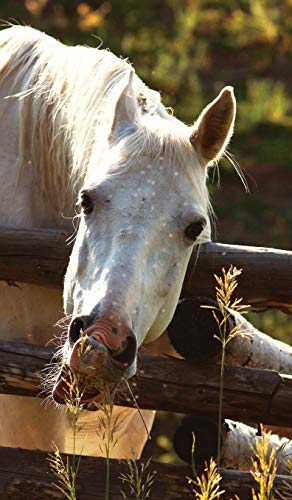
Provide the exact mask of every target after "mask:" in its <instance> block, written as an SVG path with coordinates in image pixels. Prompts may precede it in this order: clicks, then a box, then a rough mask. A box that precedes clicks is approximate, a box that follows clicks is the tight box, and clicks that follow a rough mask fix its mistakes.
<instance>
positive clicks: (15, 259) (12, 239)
mask: <svg viewBox="0 0 292 500" xmlns="http://www.w3.org/2000/svg"><path fill="white" fill-rule="evenodd" d="M68 236H69V235H68V234H67V233H66V232H64V231H62V230H56V229H52V230H48V229H46V230H42V229H19V228H8V227H3V226H0V280H5V281H8V282H15V281H20V282H21V281H22V282H26V283H34V284H37V285H43V286H50V287H61V286H62V283H63V276H64V273H65V269H66V266H67V260H68V256H69V254H70V252H71V248H70V247H69V246H68V245H67V243H66V239H67V238H68ZM230 264H233V265H235V266H237V267H239V268H243V269H244V273H243V275H242V277H241V279H240V283H239V287H238V296H240V297H242V298H243V299H244V301H246V302H247V303H249V304H252V305H253V306H255V307H259V308H268V307H277V308H280V309H282V310H284V311H285V312H290V313H291V311H292V295H291V289H292V273H291V267H292V252H288V251H284V250H275V249H271V248H257V247H248V246H237V245H224V244H219V243H207V244H205V245H202V246H201V250H200V255H199V258H197V254H196V252H195V251H194V254H193V256H192V258H191V261H190V264H189V267H188V271H187V275H186V279H185V283H184V287H183V292H182V295H183V296H184V297H192V296H198V295H201V296H204V297H211V298H213V297H214V278H213V274H214V273H217V274H218V273H220V271H221V269H222V267H225V268H228V267H229V265H230Z"/></svg>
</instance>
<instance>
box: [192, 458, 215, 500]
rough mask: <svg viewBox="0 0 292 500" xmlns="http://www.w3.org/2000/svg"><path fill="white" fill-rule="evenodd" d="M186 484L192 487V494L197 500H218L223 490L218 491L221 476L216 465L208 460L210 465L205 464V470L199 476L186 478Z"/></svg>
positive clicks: (211, 460)
mask: <svg viewBox="0 0 292 500" xmlns="http://www.w3.org/2000/svg"><path fill="white" fill-rule="evenodd" d="M187 479H188V483H189V484H191V485H192V487H193V489H192V492H193V493H194V495H195V498H197V499H198V500H215V499H218V498H220V496H221V495H222V494H223V493H224V490H220V481H221V479H222V478H221V476H220V474H219V472H218V469H217V464H216V462H215V461H214V460H213V458H211V459H210V463H209V464H208V463H207V462H205V469H204V472H203V473H202V474H201V476H199V475H196V476H195V478H194V479H193V478H189V477H188V478H187Z"/></svg>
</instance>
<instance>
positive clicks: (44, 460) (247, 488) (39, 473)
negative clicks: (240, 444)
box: [0, 447, 292, 500]
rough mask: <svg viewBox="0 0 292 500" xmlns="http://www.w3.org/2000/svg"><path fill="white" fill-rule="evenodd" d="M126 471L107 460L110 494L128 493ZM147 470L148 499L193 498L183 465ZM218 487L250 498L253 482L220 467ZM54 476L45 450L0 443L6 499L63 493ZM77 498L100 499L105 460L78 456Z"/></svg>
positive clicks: (284, 479) (0, 481) (0, 488)
mask: <svg viewBox="0 0 292 500" xmlns="http://www.w3.org/2000/svg"><path fill="white" fill-rule="evenodd" d="M126 471H127V465H126V464H125V463H123V462H120V461H118V460H111V462H110V474H111V480H110V498H111V499H112V500H121V499H122V498H123V497H122V495H121V490H122V489H123V490H124V491H125V493H126V494H127V498H136V497H135V496H133V495H131V494H130V493H129V492H128V490H127V489H126V486H125V485H123V484H122V482H121V480H120V478H119V476H120V474H121V473H123V472H126ZM149 471H150V472H152V473H154V474H155V477H156V479H155V482H154V484H153V487H152V489H151V496H150V498H151V500H161V498H163V499H165V500H177V499H182V500H187V499H191V498H194V494H193V493H192V492H191V488H190V486H188V485H187V480H186V476H190V475H191V469H190V468H189V467H187V466H177V465H168V464H161V463H154V462H152V463H151V465H150V467H149ZM220 472H221V474H222V482H221V487H222V488H223V489H225V491H226V493H225V494H224V496H223V497H220V498H222V499H225V500H227V499H230V497H231V495H234V494H238V495H239V497H240V499H241V500H250V499H251V488H253V487H256V484H255V482H254V480H253V478H252V476H251V474H249V473H248V472H238V471H232V470H221V471H220ZM53 482H56V477H55V476H54V475H53V474H52V472H51V471H50V469H49V463H48V454H47V453H45V452H40V451H29V450H20V449H13V448H4V447H0V498H3V499H8V498H9V500H40V499H42V500H49V499H52V498H56V499H61V498H64V496H63V495H62V494H61V493H59V492H58V491H57V490H56V489H55V488H54V486H53V485H52V483H53ZM284 483H286V484H288V485H290V487H292V478H291V476H290V477H289V476H276V480H275V483H274V484H275V488H276V489H278V490H280V491H283V488H284ZM76 490H77V498H78V500H99V499H100V500H102V499H104V490H105V460H104V459H102V458H93V457H82V459H81V464H80V472H79V474H78V478H77V483H76Z"/></svg>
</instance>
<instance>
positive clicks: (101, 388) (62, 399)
mask: <svg viewBox="0 0 292 500" xmlns="http://www.w3.org/2000/svg"><path fill="white" fill-rule="evenodd" d="M76 344H78V342H77V343H76ZM76 344H75V346H73V349H72V352H71V355H68V353H67V356H66V357H67V360H68V361H69V363H68V364H65V365H64V367H63V368H62V370H61V372H60V374H59V376H58V379H57V381H56V383H55V385H54V388H53V391H52V395H53V399H54V401H55V402H56V403H58V404H63V405H64V404H67V405H68V404H72V403H73V404H76V403H77V404H78V405H80V406H81V407H82V408H83V409H86V410H98V409H99V407H100V403H102V401H103V400H104V397H105V393H106V391H108V389H109V390H112V389H113V388H114V387H115V386H117V384H118V383H119V382H121V381H122V380H125V379H129V378H131V377H132V376H133V375H135V373H136V359H135V361H134V362H133V363H132V364H131V365H128V364H127V363H121V362H119V361H117V360H115V359H114V358H113V357H112V356H111V354H110V351H109V349H107V348H106V347H105V346H104V345H100V346H99V349H98V350H93V349H91V350H89V351H88V352H87V353H85V355H82V356H80V353H79V351H80V348H79V346H78V345H77V348H76ZM76 352H77V355H76ZM68 358H69V359H68Z"/></svg>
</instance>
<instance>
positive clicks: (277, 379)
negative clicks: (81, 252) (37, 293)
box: [0, 342, 292, 427]
mask: <svg viewBox="0 0 292 500" xmlns="http://www.w3.org/2000/svg"><path fill="white" fill-rule="evenodd" d="M51 355H52V349H49V348H44V347H38V346H31V345H29V344H20V343H15V342H11V343H9V342H0V393H3V394H15V395H24V396H36V395H38V394H40V392H41V390H42V387H41V385H40V374H41V371H42V369H43V368H44V366H45V365H46V364H47V363H48V362H49V360H50V358H51ZM129 383H130V385H131V386H132V390H133V392H134V394H137V395H138V399H137V402H138V404H139V406H140V408H149V409H156V410H162V411H163V410H166V411H175V412H181V413H201V412H203V413H208V414H210V415H216V416H217V415H218V397H219V396H218V394H219V386H220V367H219V366H218V365H206V364H204V365H198V364H197V363H196V366H195V365H192V363H190V362H186V361H183V360H179V359H172V358H166V357H164V358H163V357H153V356H141V361H140V363H139V370H138V374H137V376H135V377H133V378H132V379H130V381H129ZM40 395H41V396H42V397H44V394H43V393H41V394H40ZM117 404H119V405H122V406H133V401H132V400H131V398H126V399H120V400H119V401H117ZM223 415H224V417H226V418H231V419H236V420H241V421H243V422H263V423H265V424H274V425H284V426H287V427H290V426H292V377H291V376H289V375H283V374H279V373H277V372H275V371H271V370H262V369H256V368H242V367H235V366H226V367H225V376H224V395H223Z"/></svg>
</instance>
